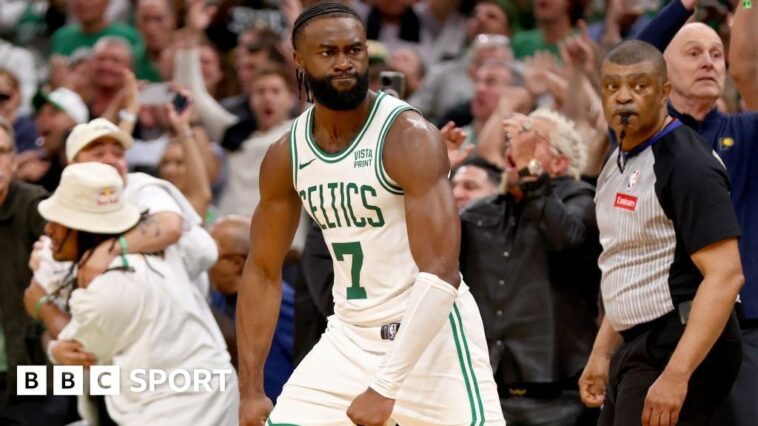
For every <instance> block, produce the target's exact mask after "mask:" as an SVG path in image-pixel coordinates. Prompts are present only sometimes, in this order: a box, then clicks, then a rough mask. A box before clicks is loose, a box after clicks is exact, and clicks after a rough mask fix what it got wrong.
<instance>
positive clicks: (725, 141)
mask: <svg viewBox="0 0 758 426" xmlns="http://www.w3.org/2000/svg"><path fill="white" fill-rule="evenodd" d="M733 146H734V139H732V138H730V137H728V136H727V137H724V138H719V151H726V150H727V149H729V148H731V147H733Z"/></svg>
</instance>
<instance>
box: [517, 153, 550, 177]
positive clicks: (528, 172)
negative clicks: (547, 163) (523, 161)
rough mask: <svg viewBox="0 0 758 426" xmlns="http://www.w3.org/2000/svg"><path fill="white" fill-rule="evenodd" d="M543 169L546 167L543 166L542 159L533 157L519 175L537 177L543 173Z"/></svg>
mask: <svg viewBox="0 0 758 426" xmlns="http://www.w3.org/2000/svg"><path fill="white" fill-rule="evenodd" d="M543 171H544V169H543V168H542V163H540V160H538V159H536V158H532V159H531V160H529V163H527V165H526V167H524V168H523V169H520V170H519V171H518V176H519V177H520V178H525V177H529V176H533V177H537V176H539V175H541V174H542V172H543Z"/></svg>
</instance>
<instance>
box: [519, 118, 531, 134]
mask: <svg viewBox="0 0 758 426" xmlns="http://www.w3.org/2000/svg"><path fill="white" fill-rule="evenodd" d="M533 128H534V125H533V124H532V122H531V121H529V120H526V121H524V122H523V123H521V131H520V132H519V133H524V132H528V131H530V130H532V129H533Z"/></svg>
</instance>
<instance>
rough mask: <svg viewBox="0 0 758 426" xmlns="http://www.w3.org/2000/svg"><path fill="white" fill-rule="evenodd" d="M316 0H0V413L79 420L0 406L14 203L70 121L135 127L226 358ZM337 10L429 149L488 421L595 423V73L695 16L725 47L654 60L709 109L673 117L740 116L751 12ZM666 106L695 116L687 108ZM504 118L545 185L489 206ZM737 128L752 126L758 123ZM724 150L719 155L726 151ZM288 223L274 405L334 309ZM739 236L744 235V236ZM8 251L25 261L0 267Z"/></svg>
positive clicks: (614, 3) (462, 0)
mask: <svg viewBox="0 0 758 426" xmlns="http://www.w3.org/2000/svg"><path fill="white" fill-rule="evenodd" d="M313 2H314V1H312V0H302V1H301V0H215V1H207V0H49V1H47V0H0V117H1V118H0V119H2V120H4V121H5V122H6V125H4V126H1V128H0V136H2V138H0V139H3V140H4V141H3V144H4V145H3V146H0V163H2V164H0V194H2V197H0V222H1V223H0V227H4V228H8V229H3V230H0V239H2V241H0V247H1V248H0V253H1V254H0V258H2V260H0V265H1V266H0V270H3V271H4V272H2V274H1V275H0V287H2V290H1V291H0V300H2V302H0V303H1V305H0V313H1V316H0V327H2V329H3V333H0V361H1V362H0V378H1V379H2V385H3V387H2V389H0V391H2V392H3V393H4V394H3V398H2V405H1V406H0V419H4V416H7V418H8V419H11V418H14V415H15V414H13V413H18V411H14V410H24V409H30V407H33V408H31V410H32V411H34V412H35V413H36V415H44V416H47V417H42V418H44V419H45V421H44V423H29V424H64V423H65V422H69V421H74V420H76V418H77V414H76V410H75V408H72V406H71V402H70V400H67V399H66V398H65V397H47V398H46V399H44V400H43V401H42V402H39V401H40V399H39V398H37V399H34V400H33V402H30V400H25V399H23V398H20V397H17V396H15V382H14V379H13V373H12V372H13V370H15V366H16V365H23V364H39V363H44V362H45V360H46V356H45V354H44V348H43V347H42V346H41V345H39V338H40V336H42V335H43V334H44V331H43V330H41V329H40V327H39V325H38V324H36V323H34V322H33V321H30V320H29V319H28V315H27V314H26V312H24V310H23V293H24V290H25V289H26V288H27V286H28V285H29V278H30V274H31V272H30V271H26V270H22V269H26V264H27V259H28V257H29V253H30V252H31V248H32V243H33V242H34V241H35V240H37V238H38V237H39V236H40V234H41V233H42V227H41V225H40V223H41V221H35V219H33V218H34V217H38V216H37V213H36V209H34V208H31V207H30V206H32V205H36V204H34V203H36V202H38V201H39V200H40V199H42V198H44V194H46V193H47V194H50V193H52V192H53V191H55V189H56V187H57V186H58V184H59V181H60V178H61V173H62V171H63V169H64V168H65V167H66V165H67V164H68V162H69V161H70V160H71V158H68V157H67V154H66V151H67V147H66V139H67V138H68V136H69V134H70V133H71V130H72V129H73V128H74V126H76V125H77V124H82V123H87V122H89V121H90V120H93V119H95V118H105V119H107V120H109V121H111V122H112V123H115V124H116V125H117V126H118V127H119V128H120V129H121V130H123V131H125V132H127V133H128V134H131V135H132V137H133V145H131V147H130V148H129V149H128V150H126V152H125V153H122V155H124V156H125V157H124V158H125V161H126V165H127V166H128V170H129V171H130V172H133V173H134V172H142V173H145V174H148V175H152V176H154V177H157V178H160V179H164V180H166V181H168V182H170V183H171V184H173V186H174V187H176V188H177V189H178V190H179V191H180V192H181V193H182V194H183V196H184V197H185V198H186V200H187V201H188V202H189V205H191V207H192V209H194V212H195V213H196V214H197V215H198V216H199V217H200V218H201V221H202V226H203V227H205V229H207V230H209V232H210V235H211V236H212V237H213V239H214V241H215V243H216V244H217V250H218V258H217V261H216V263H215V265H213V267H212V269H211V270H210V274H209V276H208V281H209V284H210V285H209V286H208V287H202V286H201V287H200V288H201V289H204V290H202V291H203V292H205V293H206V294H205V296H206V298H207V300H208V303H209V304H210V306H211V307H212V310H213V313H214V316H215V317H216V320H217V322H218V324H219V326H220V328H221V330H222V332H223V334H224V337H225V339H226V343H227V346H228V349H229V353H230V354H231V356H232V358H233V359H236V345H235V337H234V319H235V308H236V293H237V289H238V287H239V280H240V275H241V271H242V268H243V266H244V263H245V259H246V256H247V252H248V248H249V239H248V232H249V231H248V230H249V225H248V221H249V217H250V215H251V214H252V212H253V210H254V209H255V207H256V205H257V203H258V201H259V193H258V172H259V168H260V165H261V162H262V159H263V156H264V154H265V152H266V150H267V148H268V147H269V146H270V145H271V144H272V143H273V142H275V141H276V140H277V139H279V138H280V137H281V136H282V135H284V134H285V133H286V132H288V130H289V126H290V124H291V120H292V118H294V117H296V116H297V115H298V114H300V113H301V112H302V111H303V110H304V109H305V108H307V107H308V106H309V105H308V103H307V97H306V96H305V94H303V93H299V92H298V84H297V81H296V80H295V65H294V62H293V57H292V44H291V40H290V31H291V25H292V23H293V22H294V21H295V19H296V17H297V16H298V15H299V14H300V13H301V12H302V10H303V9H304V8H305V7H307V6H308V5H310V4H311V3H313ZM344 3H347V4H348V5H350V6H351V7H353V8H354V9H355V10H356V11H357V12H358V13H359V14H360V16H361V17H362V18H363V19H364V23H365V26H366V29H367V36H368V39H369V46H368V49H369V57H370V67H369V78H370V84H371V86H370V87H371V89H372V90H387V89H391V90H394V91H395V93H396V94H397V95H398V96H400V97H402V98H404V99H405V100H407V101H408V102H409V103H410V104H411V105H413V106H415V107H416V108H418V109H419V110H420V111H421V112H422V113H423V114H424V116H425V117H426V118H427V119H428V120H429V121H431V122H432V123H435V124H436V125H437V126H438V127H439V128H440V130H441V132H442V135H443V137H444V139H445V140H446V142H447V143H448V153H449V157H450V160H451V163H452V166H453V171H452V173H451V185H452V188H453V193H454V196H455V200H456V203H457V206H458V208H459V209H461V218H462V229H463V239H462V247H461V268H462V272H463V275H464V279H465V280H466V281H467V283H468V284H469V286H470V287H471V289H472V292H473V294H474V296H475V298H476V299H477V301H478V303H479V305H480V309H481V311H482V315H483V318H484V323H485V329H486V333H487V340H488V343H489V344H490V357H491V362H492V365H493V370H494V372H495V375H496V380H497V383H498V387H499V392H500V395H501V399H502V405H503V408H504V411H505V413H506V419H507V420H508V422H509V424H514V425H519V424H524V425H572V424H592V422H593V418H595V416H596V415H597V413H596V412H595V411H594V410H590V409H586V408H584V407H582V405H581V403H580V401H579V398H578V392H577V391H576V379H577V378H578V376H579V374H580V373H581V369H582V368H583V366H584V364H585V362H586V360H587V356H588V355H589V353H590V350H591V345H592V341H593V338H594V335H595V332H596V327H597V324H598V322H597V319H598V315H599V313H598V312H599V306H598V295H597V293H598V284H599V274H600V272H599V270H598V268H597V256H598V254H599V252H600V248H599V244H598V241H597V225H596V224H595V219H594V204H593V196H594V184H595V183H596V177H597V175H598V174H599V172H600V170H601V168H602V166H603V164H604V162H605V160H606V159H607V156H608V154H609V152H610V151H611V150H612V149H613V148H614V147H615V142H614V141H613V140H612V139H613V138H612V137H609V133H608V125H607V123H606V121H605V118H604V116H603V109H602V100H601V95H600V93H601V92H600V87H599V62H600V60H601V59H602V57H603V56H604V53H605V52H607V51H608V50H609V49H611V48H612V47H614V46H616V45H617V44H618V43H619V42H621V41H622V40H626V39H633V38H643V39H645V40H646V41H650V42H652V43H653V44H655V45H656V47H658V48H659V49H661V50H663V49H665V48H666V46H667V45H668V43H669V41H670V40H671V39H672V37H673V36H674V34H676V32H677V31H678V29H679V27H681V25H682V24H683V23H684V22H685V21H687V20H695V21H699V22H703V23H704V24H706V25H707V26H708V27H710V28H711V29H712V30H714V31H715V34H717V35H718V37H717V38H718V39H720V41H721V43H723V47H719V48H718V49H716V50H718V51H714V50H713V48H712V47H708V46H705V44H703V45H704V46H705V47H703V48H702V49H701V50H698V51H697V52H694V53H689V52H688V53H687V55H692V56H691V58H690V59H691V61H690V62H686V57H685V56H682V57H683V58H685V59H676V60H680V61H685V63H684V65H681V64H680V65H681V66H678V67H672V64H671V63H669V67H670V70H669V72H670V75H671V73H672V68H673V69H674V71H673V72H679V74H677V77H678V78H677V81H674V82H673V83H674V93H675V95H676V96H679V98H687V99H690V98H691V99H690V100H693V102H695V101H700V102H701V103H702V102H703V100H705V101H706V102H705V105H706V107H705V109H704V110H703V109H702V108H701V110H700V113H697V112H696V111H697V110H698V109H697V108H695V107H694V106H692V105H691V104H689V103H686V102H684V101H683V100H680V102H681V103H680V104H678V105H674V106H675V107H676V108H677V109H678V110H679V111H680V112H684V113H687V114H689V116H692V117H693V120H694V123H695V125H697V126H700V125H703V126H705V124H703V123H705V122H706V121H707V117H706V114H707V113H709V111H711V108H712V107H714V106H715V108H717V110H718V111H719V112H720V113H722V114H738V113H741V112H744V111H748V110H749V109H750V108H753V109H758V102H755V97H756V95H755V87H754V86H749V83H745V80H746V77H745V76H746V75H747V80H749V79H750V78H753V79H756V78H758V75H756V73H755V69H758V65H756V62H758V58H756V56H758V49H755V48H754V47H753V48H752V49H749V48H748V49H747V50H744V49H745V41H744V40H740V41H736V42H735V44H738V45H739V47H740V48H742V49H743V50H742V52H743V53H742V54H740V57H741V58H742V61H743V63H740V64H736V63H734V64H728V63H727V62H728V59H730V58H734V57H735V56H736V55H731V56H730V55H729V53H728V52H730V42H731V41H732V39H734V38H735V37H734V36H735V35H736V34H737V33H738V32H740V33H742V32H744V33H745V34H752V33H754V32H755V29H754V28H758V19H757V18H756V15H755V14H754V13H753V12H752V11H750V12H749V13H752V15H749V16H747V17H744V16H740V15H739V14H742V15H745V14H746V13H747V12H748V10H747V9H745V7H744V5H741V4H738V3H737V2H736V1H734V0H673V1H671V2H667V1H666V0H352V1H351V0H345V1H344ZM738 11H739V12H738ZM666 13H667V14H668V15H666ZM690 15H691V16H690ZM736 15H737V16H736ZM672 17H673V18H672ZM677 19H683V20H682V22H677ZM737 26H740V27H739V28H736V27H737ZM703 31H704V30H703ZM702 34H706V33H702ZM710 34H711V33H707V34H706V35H707V36H706V35H703V36H702V37H703V39H704V40H706V41H707V40H708V37H710ZM743 38H744V37H743ZM698 40H700V39H698ZM703 43H705V42H703ZM740 43H741V44H740ZM682 55H684V53H683V54H682ZM695 55H697V56H698V57H697V58H696V57H695ZM669 59H670V55H667V61H668V60H669ZM687 64H690V65H691V70H689V71H688V69H687V68H686V66H690V65H687ZM752 67H755V68H752ZM702 69H705V71H701V70H702ZM730 70H731V71H732V73H731V75H730V73H729V71H730ZM745 70H746V71H745ZM737 71H740V72H739V73H738V72H737ZM702 72H704V73H705V74H702V75H705V77H703V78H701V77H702V76H701V73H702ZM750 73H752V77H750V76H751V74H750ZM732 75H734V78H732ZM703 79H705V80H708V79H710V80H708V81H705V80H703ZM703 81H705V83H703ZM709 82H710V83H712V86H707V84H706V83H709ZM700 83H702V84H706V86H707V87H706V86H703V87H705V88H704V89H703V88H702V87H701V88H698V87H700V86H698V84H700ZM677 84H679V86H677ZM709 87H710V89H709ZM745 87H748V88H751V89H748V90H751V92H750V93H747V92H746V91H745V90H746V89H744V88H745ZM693 90H694V91H695V92H697V93H694V92H693V93H690V92H689V91H693ZM698 90H700V92H698ZM709 90H710V91H709ZM677 93H678V94H677ZM685 95H691V96H690V97H687V96H685ZM672 96H674V95H672ZM751 99H752V100H751ZM685 104H686V105H687V106H688V107H690V106H692V108H693V109H692V110H691V111H685V110H684V109H685V107H684V106H680V105H685ZM514 112H519V113H523V114H530V115H531V117H532V118H533V119H534V121H535V125H536V126H537V130H538V132H539V133H540V135H542V136H544V137H543V142H541V143H544V146H543V145H540V147H538V148H537V151H538V153H539V155H538V158H539V159H540V161H541V162H542V166H543V169H544V170H545V171H546V172H547V173H548V175H549V176H550V179H551V180H552V183H551V188H552V189H551V190H550V191H544V194H540V195H538V197H543V198H544V200H543V201H541V202H540V204H534V203H531V204H530V202H531V201H533V200H529V199H527V200H524V199H520V198H519V197H517V196H516V197H513V196H512V195H508V194H509V193H510V192H509V188H511V187H512V186H513V179H514V175H513V173H510V174H509V173H504V171H509V170H511V171H512V169H513V168H514V164H513V159H512V158H511V157H510V156H509V155H504V152H506V151H507V150H506V149H505V147H504V142H503V141H504V139H505V138H504V136H505V135H504V130H503V126H502V122H503V119H504V118H506V117H508V116H509V115H510V114H512V113H514ZM698 114H699V116H698ZM745 117H746V118H745V120H746V122H748V121H749V122H750V123H752V124H750V125H751V126H754V127H753V128H754V129H758V125H756V122H758V118H756V116H755V115H750V116H745ZM750 120H752V121H750ZM688 124H689V123H688ZM746 126H747V124H746ZM756 131H758V130H756ZM752 135H753V136H752V138H753V139H754V138H755V136H754V135H755V133H752ZM746 137H747V136H746ZM706 138H707V136H706ZM6 142H7V143H6ZM749 142H751V141H749V140H744V141H740V140H737V143H749ZM752 142H755V141H752ZM721 143H724V144H727V145H728V146H727V148H729V147H731V145H729V144H730V143H732V144H733V143H734V141H733V140H732V141H731V142H730V141H723V140H721ZM755 151H758V150H756V149H755V148H753V150H752V151H751V152H755ZM753 157H755V155H753ZM746 161H749V160H746ZM106 162H107V161H106ZM745 167H748V166H745ZM731 171H732V170H730V172H731ZM737 173H741V174H744V175H748V172H747V170H740V171H738V172H737ZM509 175H510V177H509ZM130 176H131V175H130ZM509 179H510V181H511V182H510V185H509ZM733 179H734V178H733ZM746 179H747V180H748V181H749V180H750V179H752V181H753V182H754V183H755V179H753V178H749V177H747V178H746ZM127 182H128V181H127ZM26 184H34V185H38V186H39V187H41V188H42V189H35V191H39V192H37V193H35V194H36V195H35V196H33V197H31V198H30V200H29V201H28V203H27V204H23V205H21V204H19V203H9V202H8V201H7V200H8V199H10V198H9V197H8V194H11V193H12V190H11V189H9V188H13V185H16V186H18V185H23V186H24V187H25V188H26V187H28V186H27V185H26ZM487 197H489V198H487ZM508 197H511V198H508ZM481 199H486V200H490V201H487V202H485V203H482V202H477V200H481ZM35 200H36V201H35ZM751 203H752V204H751V205H754V204H755V203H756V201H754V200H753V201H751ZM738 210H739V207H738ZM738 214H739V211H738ZM14 215H15V216H23V217H27V219H25V220H24V221H23V223H24V225H19V223H21V222H18V221H16V222H13V221H10V222H8V221H7V220H6V219H8V218H11V217H15V216H14ZM306 217H307V216H306V215H303V219H302V221H303V222H302V225H301V227H300V230H299V232H298V235H297V236H296V238H295V242H294V243H293V246H292V250H291V253H290V256H289V257H288V262H287V264H286V265H285V268H284V273H283V278H284V281H285V283H284V292H283V305H282V310H281V314H280V321H279V325H278V327H277V331H276V335H275V338H274V339H275V341H274V346H273V348H272V353H271V356H270V359H269V364H270V365H268V364H267V379H266V380H267V384H266V385H267V393H269V395H270V396H272V397H275V396H276V395H277V394H278V392H279V391H280V389H281V386H282V384H283V383H284V381H286V378H287V377H288V375H289V373H290V372H291V371H292V368H293V366H295V365H296V364H297V362H298V361H299V360H300V359H301V358H302V357H303V356H304V355H305V353H306V352H307V351H308V349H309V348H310V347H311V346H312V345H313V344H314V343H315V342H316V340H317V339H318V337H319V335H320V333H321V332H322V330H323V327H324V326H325V324H326V322H325V318H326V317H327V316H328V315H331V314H332V313H333V306H332V299H331V293H330V291H331V281H332V271H331V260H330V257H329V252H328V250H327V247H326V245H325V244H324V242H323V238H322V237H321V235H320V230H319V229H318V226H317V225H314V224H313V223H309V222H308V220H306ZM3 221H4V222H3ZM18 226H27V227H28V229H24V230H22V231H19V230H18ZM451 226H452V224H451ZM11 228H12V229H11ZM751 232H752V233H753V234H754V233H755V232H756V231H755V230H754V229H753V230H750V229H743V235H744V234H748V233H751ZM753 239H754V238H753ZM22 240H23V241H24V242H23V244H21V241H22ZM17 241H18V243H17ZM26 241H29V243H27V242H26ZM19 244H20V245H19ZM743 248H744V247H743ZM19 251H26V252H25V253H22V255H20V256H10V255H7V253H10V252H19ZM753 253H754V252H753ZM748 254H749V253H748ZM745 256H746V254H745V253H744V252H743V258H744V257H745ZM753 257H755V256H754V254H753ZM746 272H748V271H746ZM750 286H751V283H750V275H749V274H748V283H747V285H746V288H748V287H750ZM755 286H756V284H755V283H753V284H752V288H753V290H751V291H753V293H751V294H750V296H749V297H751V298H753V299H755V298H757V297H756V296H757V295H756V294H755V290H754V288H755ZM37 309H38V310H39V307H37ZM755 316H756V317H758V313H756V315H755ZM22 317H23V318H22ZM752 325H753V326H754V325H755V324H752ZM235 365H236V364H235ZM35 401H36V402H35ZM3 407H4V408H3ZM9 407H10V408H9ZM13 407H15V408H13ZM18 407H21V408H18ZM24 407H26V408H24ZM753 408H754V407H753ZM4 410H5V411H4ZM101 420H102V421H101V422H100V423H101V424H107V421H106V419H101ZM9 421H10V420H9ZM0 423H3V424H6V423H5V422H4V421H0ZM9 424H14V423H9ZM21 424H24V423H21ZM719 424H729V423H719ZM745 424H748V423H745Z"/></svg>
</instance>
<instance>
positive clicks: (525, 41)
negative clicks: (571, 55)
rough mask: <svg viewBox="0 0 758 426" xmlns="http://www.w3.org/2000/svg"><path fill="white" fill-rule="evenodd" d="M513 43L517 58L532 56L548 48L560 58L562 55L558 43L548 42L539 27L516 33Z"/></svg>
mask: <svg viewBox="0 0 758 426" xmlns="http://www.w3.org/2000/svg"><path fill="white" fill-rule="evenodd" d="M511 45H512V46H513V54H514V55H515V56H516V59H523V58H525V57H527V56H532V55H534V54H535V53H536V52H539V51H540V50H547V51H549V52H550V53H552V54H553V55H555V56H556V57H558V58H560V56H561V55H560V52H559V51H558V44H556V43H548V42H546V41H545V38H544V37H543V36H542V31H540V30H539V28H535V29H533V30H529V31H521V32H520V33H516V34H515V35H514V36H513V39H512V40H511Z"/></svg>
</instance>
